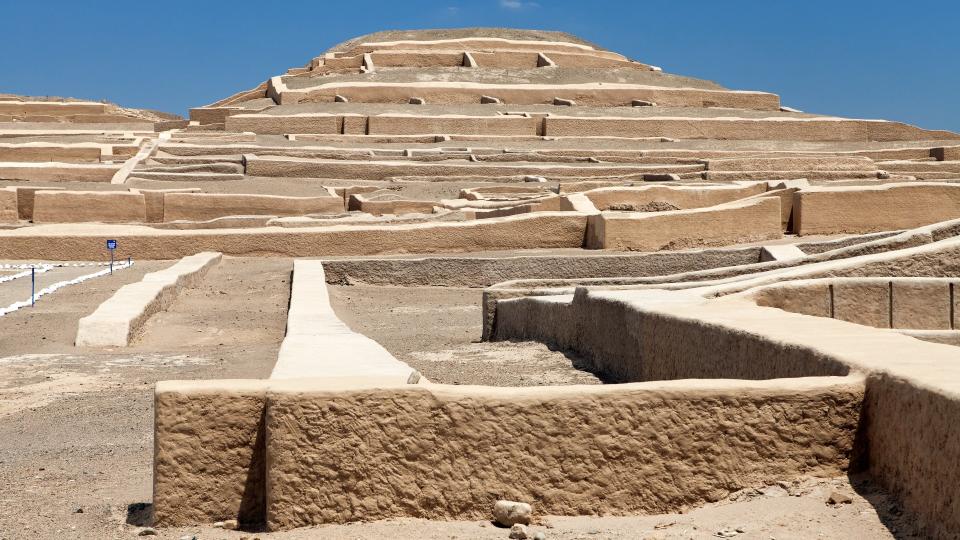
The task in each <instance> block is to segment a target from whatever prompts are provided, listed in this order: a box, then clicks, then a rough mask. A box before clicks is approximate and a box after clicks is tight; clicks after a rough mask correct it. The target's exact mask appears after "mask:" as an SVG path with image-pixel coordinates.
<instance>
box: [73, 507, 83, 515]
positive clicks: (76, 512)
mask: <svg viewBox="0 0 960 540" xmlns="http://www.w3.org/2000/svg"><path fill="white" fill-rule="evenodd" d="M73 513H74V514H82V513H83V508H77V509H76V510H74V511H73Z"/></svg>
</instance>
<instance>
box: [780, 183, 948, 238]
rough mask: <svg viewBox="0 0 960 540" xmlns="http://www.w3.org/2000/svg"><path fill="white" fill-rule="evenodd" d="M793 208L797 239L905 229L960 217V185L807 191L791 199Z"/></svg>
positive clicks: (822, 188) (843, 188)
mask: <svg viewBox="0 0 960 540" xmlns="http://www.w3.org/2000/svg"><path fill="white" fill-rule="evenodd" d="M793 207H794V225H795V227H796V232H797V233H798V234H801V235H808V234H840V233H868V232H877V231H889V230H896V229H910V228H914V227H920V226H922V225H927V224H930V223H936V222H939V221H946V220H949V219H956V218H958V217H960V185H955V184H942V183H923V184H884V185H880V186H856V187H810V188H804V189H803V190H801V191H798V192H797V193H795V194H794V203H793Z"/></svg>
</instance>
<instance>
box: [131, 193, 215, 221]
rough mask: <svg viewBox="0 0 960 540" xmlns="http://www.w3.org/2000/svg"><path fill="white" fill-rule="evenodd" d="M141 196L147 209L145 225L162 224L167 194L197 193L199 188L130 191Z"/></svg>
mask: <svg viewBox="0 0 960 540" xmlns="http://www.w3.org/2000/svg"><path fill="white" fill-rule="evenodd" d="M131 191H135V192H139V193H142V194H143V198H144V202H145V203H146V209H147V223H162V222H163V207H164V204H163V203H164V198H165V197H166V195H167V194H168V193H199V192H200V188H174V189H131Z"/></svg>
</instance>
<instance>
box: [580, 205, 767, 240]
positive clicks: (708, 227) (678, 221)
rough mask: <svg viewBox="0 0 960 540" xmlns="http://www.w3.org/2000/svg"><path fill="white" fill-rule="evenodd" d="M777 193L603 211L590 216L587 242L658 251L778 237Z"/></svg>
mask: <svg viewBox="0 0 960 540" xmlns="http://www.w3.org/2000/svg"><path fill="white" fill-rule="evenodd" d="M780 214H781V204H780V199H779V198H777V197H764V198H758V199H752V200H748V201H741V202H733V203H727V204H723V205H718V206H712V207H709V208H701V209H693V210H676V211H668V212H603V213H602V214H599V215H594V216H590V226H589V230H588V232H587V241H586V245H587V247H589V248H594V249H621V250H635V251H657V250H661V249H688V248H696V247H710V246H722V245H731V244H737V243H746V242H756V241H760V240H773V239H778V238H782V237H783V228H782V225H781V216H780Z"/></svg>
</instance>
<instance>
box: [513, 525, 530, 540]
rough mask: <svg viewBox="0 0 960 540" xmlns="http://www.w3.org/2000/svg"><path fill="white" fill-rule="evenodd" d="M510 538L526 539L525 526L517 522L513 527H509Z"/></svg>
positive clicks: (515, 539) (516, 539)
mask: <svg viewBox="0 0 960 540" xmlns="http://www.w3.org/2000/svg"><path fill="white" fill-rule="evenodd" d="M510 538H512V539H513V540H526V538H527V526H526V525H523V524H521V523H517V524H515V525H514V526H513V527H510Z"/></svg>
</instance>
